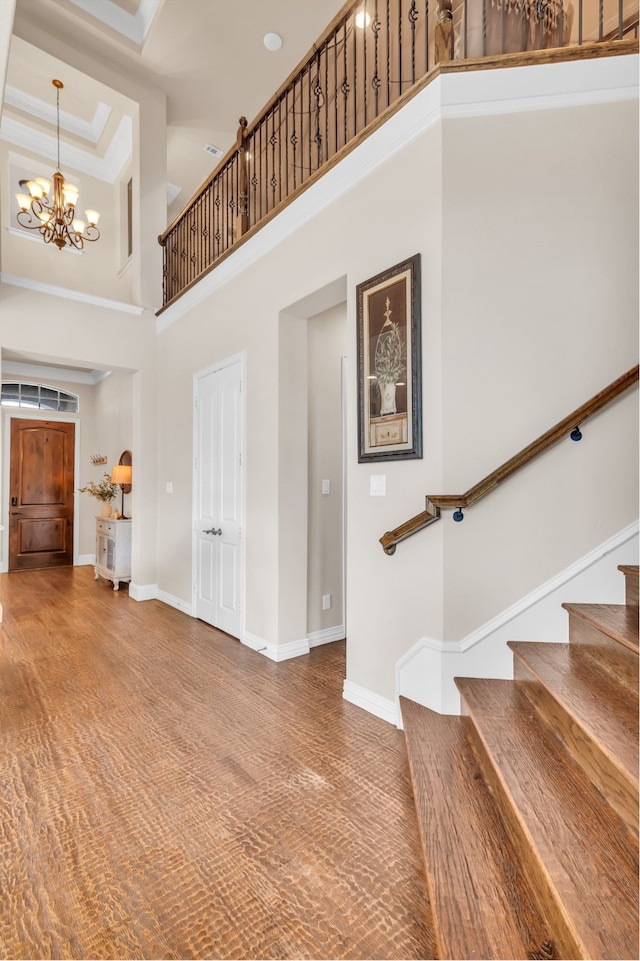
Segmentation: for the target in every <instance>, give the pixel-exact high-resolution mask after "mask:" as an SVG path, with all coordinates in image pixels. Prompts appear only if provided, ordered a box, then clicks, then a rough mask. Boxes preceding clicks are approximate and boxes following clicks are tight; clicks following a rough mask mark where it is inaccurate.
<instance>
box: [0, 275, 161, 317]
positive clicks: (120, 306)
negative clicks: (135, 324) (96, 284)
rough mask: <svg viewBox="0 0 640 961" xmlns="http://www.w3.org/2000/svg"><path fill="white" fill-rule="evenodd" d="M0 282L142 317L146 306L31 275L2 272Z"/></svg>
mask: <svg viewBox="0 0 640 961" xmlns="http://www.w3.org/2000/svg"><path fill="white" fill-rule="evenodd" d="M0 283H3V284H9V285H10V286H11V287H24V288H25V289H26V290H34V291H36V293H39V294H47V296H50V297H65V298H66V299H67V300H79V301H80V302H81V303H83V304H91V306H93V307H106V308H107V310H117V311H119V312H120V313H122V314H136V316H138V317H140V316H141V315H142V314H143V313H144V307H139V306H138V305H137V304H125V303H123V302H122V301H120V300H109V298H108V297H96V296H95V294H85V293H83V292H82V291H81V290H71V288H70V287H56V286H55V285H54V284H45V283H43V282H42V281H41V280H32V279H31V277H19V276H18V275H17V274H5V273H0Z"/></svg>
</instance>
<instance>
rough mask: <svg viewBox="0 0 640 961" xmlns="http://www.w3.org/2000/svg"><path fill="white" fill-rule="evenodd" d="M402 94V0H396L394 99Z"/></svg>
mask: <svg viewBox="0 0 640 961" xmlns="http://www.w3.org/2000/svg"><path fill="white" fill-rule="evenodd" d="M401 94H402V0H398V85H397V87H396V91H395V96H394V98H393V99H394V100H397V99H398V97H399V96H400V95H401Z"/></svg>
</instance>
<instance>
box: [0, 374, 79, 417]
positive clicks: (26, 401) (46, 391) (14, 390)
mask: <svg viewBox="0 0 640 961" xmlns="http://www.w3.org/2000/svg"><path fill="white" fill-rule="evenodd" d="M0 403H1V404H2V406H3V407H32V408H33V407H36V408H38V409H39V410H61V411H65V412H66V413H75V412H76V411H77V410H78V395H77V394H68V393H67V392H66V391H64V390H58V388H57V387H47V386H46V385H45V384H23V383H20V382H17V381H3V383H2V395H1V397H0Z"/></svg>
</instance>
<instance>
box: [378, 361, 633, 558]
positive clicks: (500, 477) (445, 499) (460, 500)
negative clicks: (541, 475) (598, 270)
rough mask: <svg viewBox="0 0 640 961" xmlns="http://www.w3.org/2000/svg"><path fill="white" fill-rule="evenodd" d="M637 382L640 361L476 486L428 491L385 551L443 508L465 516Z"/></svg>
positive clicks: (389, 537) (388, 537)
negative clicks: (457, 491)
mask: <svg viewBox="0 0 640 961" xmlns="http://www.w3.org/2000/svg"><path fill="white" fill-rule="evenodd" d="M637 382H638V365H637V364H636V366H635V367H632V368H631V370H628V371H627V373H626V374H623V375H622V377H618V379H617V380H614V381H613V383H611V384H609V386H608V387H605V389H604V390H601V391H600V393H599V394H596V395H595V397H592V398H591V400H588V401H587V402H586V404H583V405H582V407H578V408H577V410H574V411H573V413H571V414H569V415H568V417H565V418H564V420H561V421H560V422H559V423H558V424H556V425H555V427H552V428H551V429H550V430H548V431H547V432H546V433H544V434H542V435H541V436H540V437H538V439H537V440H534V441H533V442H532V443H531V444H529V445H528V446H527V447H525V448H523V450H521V451H520V453H518V454H516V455H515V457H512V458H511V459H510V460H508V461H505V463H504V464H502V466H501V467H498V468H497V469H496V470H494V471H493V472H492V473H491V474H488V475H487V476H486V477H485V478H483V479H482V480H481V481H479V482H478V483H477V484H475V485H474V486H473V487H471V488H469V490H468V491H467V492H466V493H465V494H427V497H426V505H425V510H423V511H422V513H420V514H416V516H415V517H412V518H410V520H408V521H405V523H404V524H401V525H400V526H399V527H396V528H395V529H394V530H392V531H387V533H386V534H383V536H382V537H381V538H380V543H381V544H382V549H383V550H384V552H385V554H395V550H396V545H397V544H399V543H400V541H404V540H406V538H407V537H411V535H412V534H417V533H418V531H421V530H423V529H424V528H425V527H429V525H430V524H434V523H435V522H436V521H437V520H439V519H440V512H441V511H442V510H452V511H453V519H454V521H462V520H463V519H464V513H463V510H464V509H465V508H467V507H471V505H472V504H475V503H476V502H477V501H479V500H480V499H481V498H482V497H485V496H486V495H487V494H489V493H491V491H492V490H495V488H496V487H497V486H498V485H499V484H502V483H503V482H504V481H505V480H507V478H508V477H512V476H513V475H514V474H515V473H516V472H517V471H519V470H521V469H522V468H523V467H526V465H527V464H530V463H531V461H532V460H535V458H536V457H538V456H539V455H540V454H543V453H544V452H545V451H546V450H548V449H549V448H550V447H553V445H554V444H557V443H558V441H560V440H562V439H563V438H564V437H566V436H567V434H568V435H569V436H570V438H571V440H573V441H579V440H581V439H582V433H581V431H580V425H581V424H582V423H584V421H585V420H587V419H588V418H589V417H592V416H593V415H594V414H596V413H597V412H598V411H599V410H602V408H603V407H606V406H607V404H610V403H611V401H613V400H615V398H616V397H618V396H619V395H620V394H622V393H624V391H626V390H628V389H629V388H630V387H632V386H633V385H634V384H636V383H637Z"/></svg>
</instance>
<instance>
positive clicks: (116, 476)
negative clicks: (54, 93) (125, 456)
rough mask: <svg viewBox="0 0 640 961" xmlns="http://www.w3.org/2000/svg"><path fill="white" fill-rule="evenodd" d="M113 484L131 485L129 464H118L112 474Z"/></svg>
mask: <svg viewBox="0 0 640 961" xmlns="http://www.w3.org/2000/svg"><path fill="white" fill-rule="evenodd" d="M111 483H112V484H121V485H122V484H130V483H131V467H130V466H128V465H127V464H116V466H115V467H114V468H113V470H112V472H111Z"/></svg>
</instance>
